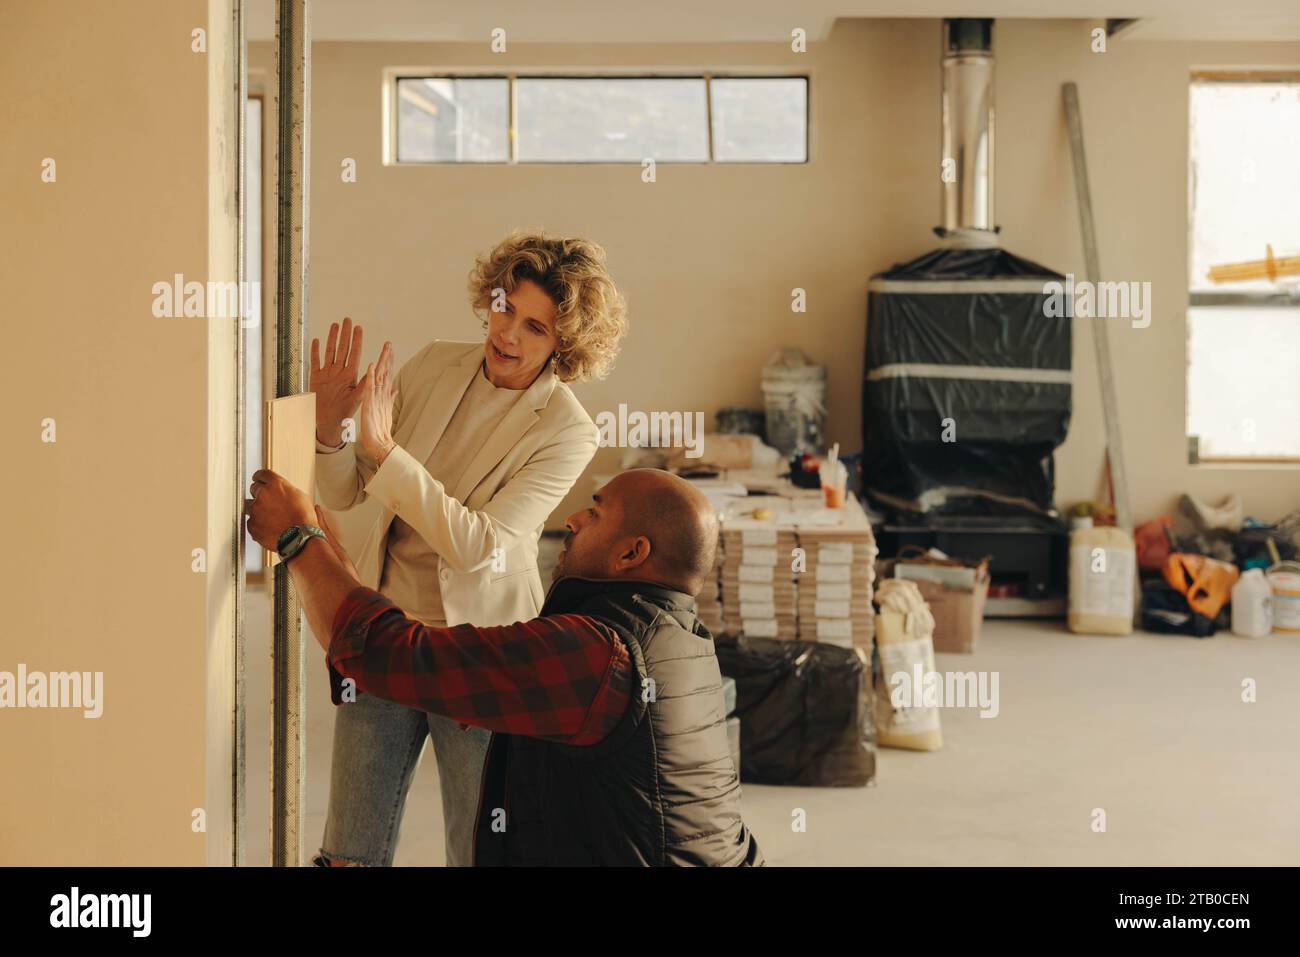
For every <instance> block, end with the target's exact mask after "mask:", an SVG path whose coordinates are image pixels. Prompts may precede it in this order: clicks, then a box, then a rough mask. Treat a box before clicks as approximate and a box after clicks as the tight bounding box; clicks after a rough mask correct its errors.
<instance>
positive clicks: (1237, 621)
mask: <svg viewBox="0 0 1300 957" xmlns="http://www.w3.org/2000/svg"><path fill="white" fill-rule="evenodd" d="M1272 630H1273V589H1272V588H1271V587H1269V583H1268V579H1266V578H1265V577H1264V572H1263V570H1262V569H1259V568H1250V569H1247V570H1246V571H1245V572H1244V573H1243V574H1242V576H1241V577H1240V578H1239V579H1237V584H1235V585H1233V586H1232V632H1233V634H1235V635H1241V636H1242V637H1244V638H1263V637H1264V636H1265V635H1267V634H1268V633H1269V632H1270V631H1272Z"/></svg>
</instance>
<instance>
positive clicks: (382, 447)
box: [357, 342, 397, 466]
mask: <svg viewBox="0 0 1300 957" xmlns="http://www.w3.org/2000/svg"><path fill="white" fill-rule="evenodd" d="M357 389H358V391H359V392H360V393H361V416H360V423H359V425H360V429H359V431H360V435H359V436H358V439H359V440H360V442H361V446H362V448H364V449H365V450H366V451H367V452H369V453H370V456H371V458H373V459H374V460H375V464H376V465H377V466H378V465H383V464H384V459H386V458H387V457H388V453H389V452H391V451H392V450H393V446H394V445H396V443H395V442H394V441H393V400H394V399H395V398H396V397H397V382H396V380H395V379H394V377H393V344H392V343H391V342H385V343H384V348H383V349H381V350H380V352H379V361H378V362H375V363H371V364H370V366H369V367H368V368H367V369H366V374H365V376H364V377H362V379H361V382H360V383H358V385H357Z"/></svg>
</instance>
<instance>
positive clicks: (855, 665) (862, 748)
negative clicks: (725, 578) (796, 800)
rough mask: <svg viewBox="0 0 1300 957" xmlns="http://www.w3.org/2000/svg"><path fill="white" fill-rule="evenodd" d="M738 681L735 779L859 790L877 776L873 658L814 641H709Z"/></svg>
mask: <svg viewBox="0 0 1300 957" xmlns="http://www.w3.org/2000/svg"><path fill="white" fill-rule="evenodd" d="M714 650H715V651H716V652H717V656H718V665H719V667H720V668H721V669H722V673H723V674H724V675H726V676H727V677H729V678H734V679H735V682H736V715H737V716H738V717H739V718H740V768H739V770H740V779H741V780H742V781H752V782H754V783H757V784H797V785H801V786H803V787H864V786H866V785H867V784H869V783H870V782H871V781H872V779H873V778H875V776H876V722H875V716H874V712H873V702H874V698H873V692H872V688H871V663H870V655H869V654H865V655H864V654H863V653H862V651H861V650H860V649H856V648H841V647H840V646H838V645H831V644H824V643H822V642H818V641H780V640H777V639H775V638H735V637H732V636H729V635H719V636H718V637H717V638H716V639H715V640H714Z"/></svg>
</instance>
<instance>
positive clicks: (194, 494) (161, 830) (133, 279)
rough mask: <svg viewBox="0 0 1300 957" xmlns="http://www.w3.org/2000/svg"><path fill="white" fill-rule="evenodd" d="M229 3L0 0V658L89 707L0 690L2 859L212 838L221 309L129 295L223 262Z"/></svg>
mask: <svg viewBox="0 0 1300 957" xmlns="http://www.w3.org/2000/svg"><path fill="white" fill-rule="evenodd" d="M228 23H229V2H228V0H213V2H212V3H208V2H205V0H182V2H175V3H168V4H149V5H147V6H146V5H140V4H131V5H125V4H124V5H118V4H103V3H97V2H93V0H77V2H64V3H60V4H29V3H5V4H2V5H0V88H3V89H4V90H6V91H7V92H6V94H5V96H4V97H0V104H2V105H0V129H3V130H4V134H3V135H4V140H5V148H4V149H3V150H0V209H2V210H3V211H4V213H3V216H4V223H3V229H2V230H0V237H3V238H2V239H0V243H2V245H0V287H3V288H4V290H5V307H6V308H5V317H6V321H5V324H4V325H5V352H6V355H7V356H8V360H7V362H6V371H5V375H4V381H5V387H4V397H5V405H6V409H5V415H4V416H3V419H0V421H2V422H3V425H2V426H0V428H2V429H3V436H2V439H3V441H2V444H3V447H4V449H5V453H6V459H5V468H4V470H3V476H4V478H3V482H4V498H5V500H6V502H7V503H8V508H7V510H6V520H5V538H4V541H5V548H4V549H3V553H2V556H0V581H2V582H3V583H4V584H3V589H4V591H3V594H4V600H5V607H6V609H7V611H6V621H5V624H4V627H3V628H0V670H4V671H9V672H14V671H16V670H17V667H18V665H19V663H23V664H25V665H26V666H27V668H28V669H29V670H31V671H73V670H75V671H89V672H96V671H101V672H103V675H104V679H103V681H104V686H103V715H102V717H100V718H98V719H87V718H85V717H83V716H82V713H81V712H80V711H54V710H9V709H5V710H3V711H0V756H3V762H4V772H3V774H4V786H3V787H0V864H91V865H103V864H130V865H142V864H202V863H204V862H205V861H214V860H220V859H222V858H223V857H224V859H225V860H229V854H228V849H229V827H230V815H229V810H228V805H229V803H230V772H229V768H230V750H229V730H230V728H231V725H232V718H231V707H230V698H229V693H228V691H229V686H228V679H229V671H230V669H229V663H230V658H229V655H230V647H231V646H230V638H231V635H232V634H233V622H234V618H233V609H232V607H231V592H230V588H229V584H228V579H226V578H225V576H224V573H225V570H226V568H228V567H229V563H230V561H231V549H230V541H231V538H232V536H231V533H230V529H231V528H232V522H233V504H232V500H231V499H227V500H226V501H225V502H224V503H220V502H219V503H217V504H215V505H214V507H213V508H212V509H209V500H208V496H209V492H210V491H214V492H215V490H219V489H221V488H222V487H223V481H224V480H223V478H222V477H221V476H222V473H224V472H225V471H227V470H228V469H230V470H231V471H233V465H231V463H230V453H231V452H232V451H233V447H234V430H233V424H232V423H231V420H230V419H229V418H228V416H227V418H226V419H225V420H222V419H220V418H216V419H214V420H213V423H214V424H213V426H212V430H211V431H210V430H209V424H210V423H209V405H210V398H211V396H210V394H209V386H210V385H211V386H212V387H213V389H214V390H215V391H218V392H219V393H220V394H221V395H222V396H223V401H225V402H226V403H227V405H228V404H229V394H230V390H229V386H230V385H233V366H232V365H231V361H232V357H233V352H232V351H230V350H229V349H228V348H227V346H226V343H227V342H229V343H233V338H232V335H231V330H232V329H233V325H227V326H226V327H225V333H224V334H223V333H222V332H221V331H219V330H213V329H211V328H210V327H209V324H208V323H207V322H206V321H205V320H203V319H159V318H154V316H153V315H152V311H151V305H152V301H153V293H152V285H153V283H154V282H157V281H160V280H168V279H169V278H170V277H171V276H172V275H173V274H174V273H182V274H183V275H184V276H185V277H186V278H187V279H197V280H199V281H203V280H205V279H206V278H207V277H208V273H209V267H210V265H212V266H214V267H217V266H223V265H224V267H225V268H228V265H229V260H230V250H231V249H232V243H233V231H232V229H233V220H232V219H231V218H230V205H229V204H230V202H231V201H233V191H232V190H231V187H230V183H229V180H228V178H224V177H221V176H218V177H215V178H214V177H210V176H209V175H208V170H209V158H210V147H211V156H213V157H219V158H221V161H222V163H223V164H228V161H229V159H230V157H232V156H233V153H232V152H231V150H232V149H233V141H232V140H231V139H230V138H229V136H228V135H223V134H227V133H228V122H229V116H231V115H233V114H232V113H228V110H227V108H229V109H233V106H232V104H233V103H234V98H233V94H231V93H230V92H229V90H230V89H231V87H230V85H229V77H228V76H222V77H221V79H220V81H217V80H212V79H211V78H212V77H215V76H218V75H219V74H222V73H223V71H226V70H227V68H228V66H229V61H228V60H227V59H226V57H228V56H229V51H230V49H231V47H230V45H229V44H228V43H224V42H222V40H221V39H220V35H221V34H222V33H223V31H225V30H226V29H227V28H228ZM197 27H203V28H205V29H206V30H208V34H209V42H210V44H211V45H210V47H209V54H207V55H204V54H197V53H193V52H191V49H190V34H191V30H193V29H195V28H197ZM210 90H211V91H214V96H213V97H212V100H211V102H210V97H209V93H210ZM214 107H215V109H213V108H214ZM210 109H213V112H210ZM210 130H213V131H216V132H215V133H214V134H213V136H215V137H220V141H219V142H215V143H210V138H209V131H210ZM45 157H50V158H53V159H54V160H55V161H56V163H57V181H56V182H54V183H43V182H42V181H41V178H40V174H41V164H42V160H43V159H44V158H45ZM210 185H211V187H212V189H213V194H212V196H211V197H210V194H209V187H210ZM210 202H211V206H210ZM213 233H215V236H216V242H215V243H214V241H213V236H212V235H210V234H213ZM218 246H219V247H220V248H218ZM217 278H223V279H224V278H233V276H218V277H217ZM216 350H221V351H222V352H223V355H221V356H217V355H216ZM210 368H212V369H223V368H224V369H225V370H226V372H228V373H229V375H230V379H229V381H228V382H217V381H216V380H210V379H209V370H210ZM46 418H52V419H54V420H55V423H56V429H57V432H56V436H57V441H56V442H54V443H52V444H45V443H42V441H41V423H42V420H43V419H46ZM210 476H212V477H211V478H210ZM225 489H226V491H227V492H230V493H232V494H233V484H227V485H225ZM223 507H224V509H225V511H224V512H223V511H222V509H223ZM210 526H211V527H210ZM200 547H204V548H206V549H207V554H208V562H209V569H210V570H209V573H208V574H207V575H204V574H196V573H194V572H193V571H191V551H192V549H195V548H200ZM209 678H212V679H213V680H214V682H215V683H216V685H217V686H218V687H216V690H214V691H213V692H212V695H211V697H210V696H209V691H210V690H212V688H213V685H211V684H210V682H209ZM209 714H212V715H214V716H215V717H214V718H212V719H209V718H208V715H209ZM195 808H204V809H205V810H206V812H207V819H208V820H207V823H208V833H207V834H206V835H205V834H202V833H195V832H194V831H193V830H192V829H191V822H192V817H191V812H192V810H193V809H195Z"/></svg>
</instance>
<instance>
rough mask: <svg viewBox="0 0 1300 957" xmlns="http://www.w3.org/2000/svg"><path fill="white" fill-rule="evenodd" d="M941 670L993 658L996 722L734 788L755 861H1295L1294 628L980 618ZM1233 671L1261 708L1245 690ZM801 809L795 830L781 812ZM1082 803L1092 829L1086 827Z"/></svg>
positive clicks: (314, 803) (313, 764)
mask: <svg viewBox="0 0 1300 957" xmlns="http://www.w3.org/2000/svg"><path fill="white" fill-rule="evenodd" d="M269 623H270V618H269V607H268V603H267V601H266V598H265V595H264V594H261V593H258V592H254V591H252V590H250V592H249V608H248V614H247V635H248V642H249V653H248V690H247V700H248V702H249V705H250V708H249V714H248V718H247V722H248V723H247V737H248V780H249V782H250V788H249V793H248V809H249V824H248V831H247V846H248V857H247V860H248V862H249V863H250V864H262V863H265V862H266V861H267V859H268V857H267V854H268V851H267V848H268V846H269V844H268V833H269V832H268V828H269V784H268V783H267V782H268V781H269V778H268V776H267V775H268V767H269V761H268V755H269V745H268V741H269V728H270V711H269V701H270V683H269V648H270V640H269V634H270V627H269ZM309 646H310V647H309V654H308V660H309V661H311V662H312V663H313V666H312V667H310V668H309V669H308V709H307V717H308V720H307V769H308V785H307V807H306V848H307V853H308V854H310V853H312V852H314V851H315V849H316V848H317V846H318V845H319V842H320V838H321V834H322V833H323V829H324V823H325V809H326V803H327V800H328V797H329V793H328V792H329V761H330V742H331V734H332V728H333V711H334V706H333V705H332V704H331V703H330V701H329V688H328V682H327V680H326V672H325V667H324V664H323V653H322V652H320V650H319V648H318V647H316V646H315V645H314V643H311V641H310V639H309ZM937 667H938V669H939V670H940V671H943V670H945V669H947V670H961V671H968V670H975V669H980V670H987V671H996V672H998V673H999V691H1000V707H1001V712H1000V714H999V715H998V717H996V718H992V719H985V718H980V717H979V714H978V712H977V711H975V710H945V711H944V712H943V716H942V721H943V736H944V746H943V748H942V750H940V751H936V752H932V753H914V752H907V751H897V750H890V749H882V750H881V751H880V754H879V766H878V775H877V782H876V784H875V785H873V786H872V787H868V788H853V789H819V788H787V787H765V786H760V785H754V784H750V785H745V787H744V815H745V819H746V821H747V822H748V824H749V825H750V827H751V829H752V830H753V831H754V833H755V835H756V836H757V838H758V841H759V844H760V846H761V847H762V848H763V851H764V853H765V855H766V856H767V859H768V862H769V863H771V864H776V865H798V866H808V865H924V864H938V865H967V864H994V865H996V864H1038V865H1061V864H1083V865H1091V864H1120V865H1137V864H1147V865H1157V864H1163V865H1191V864H1201V865H1258V864H1272V865H1294V864H1296V863H1297V862H1300V813H1298V812H1297V802H1300V639H1297V638H1286V637H1280V636H1274V637H1270V638H1265V639H1258V640H1250V639H1244V638H1236V637H1234V636H1232V635H1230V634H1220V635H1218V636H1216V637H1214V638H1210V639H1205V640H1197V639H1194V638H1185V637H1175V636H1162V635H1148V634H1139V635H1136V636H1134V637H1131V638H1101V637H1089V636H1081V635H1072V634H1069V633H1068V632H1066V631H1065V629H1064V626H1063V625H1062V624H1058V623H1056V622H1025V621H986V622H985V623H984V631H983V635H982V637H981V639H980V643H979V647H978V649H977V652H976V653H975V654H974V655H939V656H937ZM1246 678H1252V679H1254V680H1255V682H1256V685H1257V702H1256V703H1253V704H1247V703H1244V702H1243V701H1242V681H1243V679H1246ZM258 703H261V705H260V706H259V705H258ZM412 787H413V791H412V794H411V795H410V797H409V799H408V801H407V810H406V817H405V820H404V822H403V827H402V837H401V842H400V844H399V847H398V851H397V857H396V863H397V864H398V865H442V864H443V863H444V856H443V836H442V820H441V807H440V803H441V802H440V798H439V793H438V782H437V763H436V762H435V761H434V760H433V758H432V755H431V754H430V753H429V752H428V749H427V748H426V751H425V754H424V756H423V758H422V759H421V763H420V767H419V770H418V771H417V772H416V778H415V782H414V784H413V786H412ZM797 808H802V809H803V810H804V811H805V812H806V820H807V830H806V832H803V833H797V832H795V831H794V830H793V829H792V826H791V822H792V820H793V813H794V811H795V809H797ZM1095 808H1102V809H1104V811H1105V813H1106V831H1105V833H1095V832H1094V831H1093V829H1092V822H1093V810H1094V809H1095Z"/></svg>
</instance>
